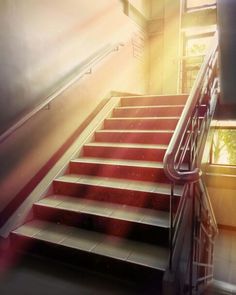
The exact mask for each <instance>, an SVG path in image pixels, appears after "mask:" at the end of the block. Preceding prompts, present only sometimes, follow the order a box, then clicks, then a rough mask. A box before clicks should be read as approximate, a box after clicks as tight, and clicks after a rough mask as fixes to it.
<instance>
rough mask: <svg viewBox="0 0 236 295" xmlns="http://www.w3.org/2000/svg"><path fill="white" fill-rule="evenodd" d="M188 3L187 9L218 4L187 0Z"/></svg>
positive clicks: (203, 0) (213, 0)
mask: <svg viewBox="0 0 236 295" xmlns="http://www.w3.org/2000/svg"><path fill="white" fill-rule="evenodd" d="M186 1H187V9H191V8H197V7H201V6H204V5H214V4H216V0H186Z"/></svg>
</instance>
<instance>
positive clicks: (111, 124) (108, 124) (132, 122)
mask: <svg viewBox="0 0 236 295" xmlns="http://www.w3.org/2000/svg"><path fill="white" fill-rule="evenodd" d="M177 123H178V119H164V118H163V119H147V120H145V119H142V118H140V119H124V120H122V119H119V118H117V119H116V118H115V119H106V120H105V121H104V129H117V130H120V129H134V130H135V129H137V130H174V129H175V127H176V125H177Z"/></svg>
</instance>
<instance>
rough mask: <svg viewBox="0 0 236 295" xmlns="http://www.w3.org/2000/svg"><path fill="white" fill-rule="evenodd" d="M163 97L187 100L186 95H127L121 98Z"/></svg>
mask: <svg viewBox="0 0 236 295" xmlns="http://www.w3.org/2000/svg"><path fill="white" fill-rule="evenodd" d="M163 97H184V98H188V94H147V95H127V96H121V98H122V99H125V98H134V99H136V98H137V99H138V98H163Z"/></svg>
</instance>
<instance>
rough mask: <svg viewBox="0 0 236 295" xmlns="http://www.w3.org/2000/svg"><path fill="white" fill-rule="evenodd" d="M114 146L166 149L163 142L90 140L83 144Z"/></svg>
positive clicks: (89, 145)
mask: <svg viewBox="0 0 236 295" xmlns="http://www.w3.org/2000/svg"><path fill="white" fill-rule="evenodd" d="M93 146H94V147H96V146H97V147H104V146H105V147H114V148H147V149H163V150H165V149H167V148H168V145H165V144H143V143H135V144H134V143H121V142H115V143H113V142H112V143H111V142H90V143H86V144H84V147H93Z"/></svg>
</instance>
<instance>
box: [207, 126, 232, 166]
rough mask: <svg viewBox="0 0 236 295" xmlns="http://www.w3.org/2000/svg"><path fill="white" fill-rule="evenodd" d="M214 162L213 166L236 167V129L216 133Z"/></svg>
mask: <svg viewBox="0 0 236 295" xmlns="http://www.w3.org/2000/svg"><path fill="white" fill-rule="evenodd" d="M212 162H213V164H222V165H236V129H218V130H216V131H215V134H214V139H213V149H212Z"/></svg>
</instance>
